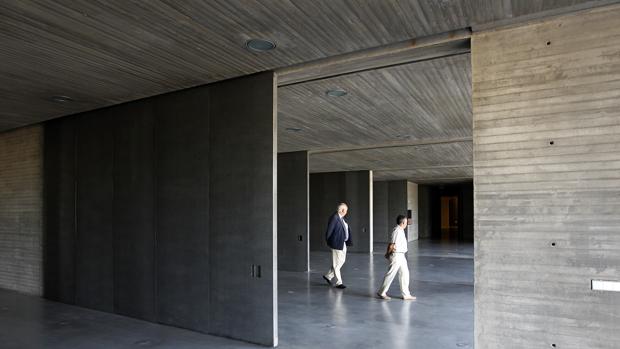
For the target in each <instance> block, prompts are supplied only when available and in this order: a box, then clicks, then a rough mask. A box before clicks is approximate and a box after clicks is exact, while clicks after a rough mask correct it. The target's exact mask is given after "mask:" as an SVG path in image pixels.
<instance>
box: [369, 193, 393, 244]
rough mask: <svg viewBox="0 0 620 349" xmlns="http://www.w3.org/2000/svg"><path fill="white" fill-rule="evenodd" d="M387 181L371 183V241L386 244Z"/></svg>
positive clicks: (387, 226) (387, 225)
mask: <svg viewBox="0 0 620 349" xmlns="http://www.w3.org/2000/svg"><path fill="white" fill-rule="evenodd" d="M388 183H389V182H388V181H379V182H373V192H372V212H373V240H374V242H387V241H388V234H389V232H388V230H389V229H390V227H389V224H388Z"/></svg>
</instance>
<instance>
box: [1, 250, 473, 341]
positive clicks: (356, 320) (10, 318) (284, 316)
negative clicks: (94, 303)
mask: <svg viewBox="0 0 620 349" xmlns="http://www.w3.org/2000/svg"><path fill="white" fill-rule="evenodd" d="M384 248H385V245H384V244H377V246H376V250H377V252H375V254H373V255H367V254H351V255H349V256H348V257H347V259H348V261H347V263H346V264H345V266H344V268H343V273H344V274H343V275H345V276H346V277H347V280H348V281H347V284H348V285H349V287H348V288H347V289H346V290H344V291H341V290H337V289H333V288H329V287H328V286H327V285H325V284H324V282H323V280H322V279H321V277H320V273H321V272H323V269H324V268H323V266H324V265H327V263H329V253H327V252H313V253H312V254H311V261H312V265H315V266H316V268H315V267H313V270H312V272H310V273H299V272H280V284H279V303H280V306H279V309H280V310H279V311H280V348H284V349H292V348H298V349H304V348H308V349H310V348H311V349H315V348H343V349H345V348H355V349H357V348H368V349H374V348H379V347H382V348H393V349H405V348H407V349H453V348H465V349H467V348H470V349H471V348H473V346H472V343H473V246H472V244H435V243H429V242H427V241H424V240H422V241H416V242H411V243H410V244H409V248H410V252H409V266H410V269H411V287H412V291H413V293H414V294H415V295H417V297H418V300H417V301H415V302H403V301H402V300H399V299H396V298H394V299H392V300H390V301H383V300H379V299H377V298H375V297H374V293H375V292H376V289H377V288H378V286H379V283H380V282H381V279H382V277H383V273H384V272H385V271H386V268H387V263H386V260H385V259H384V258H383V256H382V255H381V254H382V251H383V250H384ZM378 251H381V252H378ZM317 269H318V270H317ZM390 294H393V295H398V284H397V283H394V284H393V285H392V288H391V290H390ZM0 338H2V348H3V349H18V348H19V349H35V348H36V349H39V348H46V349H60V348H63V349H64V348H76V349H81V348H88V349H99V348H101V349H103V348H105V349H120V348H161V349H164V348H175V349H194V348H196V349H197V348H225V349H241V348H261V347H259V346H256V345H252V344H247V343H244V342H239V341H233V340H228V339H224V338H220V337H215V336H208V335H203V334H199V333H196V332H191V331H186V330H183V329H178V328H173V327H167V326H163V325H157V324H153V323H149V322H145V321H141V320H136V319H131V318H128V317H124V316H119V315H115V314H109V313H103V312H98V311H93V310H88V309H84V308H78V307H74V306H71V305H66V304H61V303H55V302H50V301H45V300H42V299H40V298H37V297H33V296H24V295H19V294H17V293H14V292H9V291H3V290H0Z"/></svg>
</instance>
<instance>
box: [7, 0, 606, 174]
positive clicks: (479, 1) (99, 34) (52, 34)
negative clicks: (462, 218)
mask: <svg viewBox="0 0 620 349" xmlns="http://www.w3.org/2000/svg"><path fill="white" fill-rule="evenodd" d="M610 2H615V1H612V0H599V1H589V0H572V1H571V0H563V1H557V0H502V1H499V0H497V1H496V0H438V1H424V0H382V1H348V0H313V1H308V0H289V1H280V0H262V1H247V0H210V1H178V0H177V1H175V0H150V1H126V0H106V1H96V0H54V1H49V0H47V1H45V0H29V1H20V0H9V1H2V2H0V81H2V83H1V84H0V101H1V102H0V132H1V131H3V130H8V129H12V128H16V127H20V126H24V125H28V124H32V123H37V122H41V121H44V120H48V119H51V118H54V117H60V116H64V115H69V114H74V113H77V112H82V111H87V110H92V109H97V108H101V107H105V106H109V105H114V104H119V103H123V102H127V101H131V100H136V99H139V98H144V97H148V96H153V95H157V94H161V93H166V92H171V91H175V90H179V89H183V88H188V87H193V86H198V85H202V84H206V83H211V82H214V81H219V80H224V79H228V78H233V77H237V76H242V75H246V74H251V73H255V72H259V71H265V70H272V69H276V68H281V67H287V66H291V65H295V64H300V63H304V62H309V61H315V60H319V59H322V58H326V57H333V56H336V55H341V54H344V53H348V52H355V51H359V50H363V49H368V48H373V47H378V46H382V45H388V44H391V43H396V42H400V41H403V40H409V39H416V38H421V37H428V36H430V35H433V34H438V33H446V32H449V31H452V30H457V29H462V28H468V27H473V28H474V30H475V29H476V28H487V27H489V26H493V23H495V24H496V25H497V24H498V23H500V24H506V23H510V22H514V21H517V22H518V21H520V20H524V19H528V18H534V17H537V16H539V17H540V16H545V15H550V14H555V13H557V12H569V11H574V10H577V9H580V8H587V7H593V6H600V5H604V4H607V3H610ZM250 38H264V39H269V40H272V41H274V42H275V43H276V44H277V49H276V50H274V51H270V52H263V53H256V52H251V51H249V50H247V49H245V47H244V44H245V42H246V41H247V40H248V39H250ZM469 59H470V57H469V55H468V54H459V55H454V56H450V57H444V58H439V59H433V60H429V61H423V62H417V63H411V64H405V65H399V66H392V67H390V68H381V69H373V70H368V71H363V72H359V73H354V74H346V75H341V76H337V77H332V78H321V79H319V80H316V81H311V82H300V83H295V84H292V85H288V86H283V87H281V88H280V90H279V110H280V112H279V132H278V133H279V151H294V150H309V151H311V154H312V155H311V160H310V165H311V171H312V172H326V171H338V170H349V169H350V170H353V169H372V170H374V171H375V178H376V179H379V180H388V179H405V178H406V179H410V180H413V181H417V182H420V183H424V182H429V181H430V182H438V181H439V182H450V181H459V180H466V179H468V178H471V177H472V170H471V163H472V149H471V133H472V125H471V124H472V112H471V77H470V76H471V72H470V63H469ZM332 88H342V89H345V90H347V92H348V95H346V96H344V97H340V98H329V97H327V96H326V95H325V91H326V90H328V89H332ZM53 96H68V97H70V98H71V99H72V101H71V102H65V103H60V102H57V101H53V100H52V97H53ZM287 128H289V129H291V128H292V129H295V128H300V129H301V131H299V132H294V131H287V130H286V129H287Z"/></svg>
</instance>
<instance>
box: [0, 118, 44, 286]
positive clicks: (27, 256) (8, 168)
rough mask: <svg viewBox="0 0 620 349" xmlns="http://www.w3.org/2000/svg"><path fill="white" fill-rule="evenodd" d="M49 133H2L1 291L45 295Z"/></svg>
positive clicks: (34, 129)
mask: <svg viewBox="0 0 620 349" xmlns="http://www.w3.org/2000/svg"><path fill="white" fill-rule="evenodd" d="M42 143H43V132H42V129H41V127H40V126H30V127H25V128H21V129H18V130H13V131H8V132H3V133H0V288H6V289H10V290H15V291H19V292H24V293H28V294H33V295H41V294H42V291H43V287H42V286H43V278H42V274H43V273H42V268H41V265H42V262H43V249H42V247H41V246H42V244H43V219H42V218H43V198H42V196H43V177H42V170H43V169H42V166H43V155H42V151H41V149H42Z"/></svg>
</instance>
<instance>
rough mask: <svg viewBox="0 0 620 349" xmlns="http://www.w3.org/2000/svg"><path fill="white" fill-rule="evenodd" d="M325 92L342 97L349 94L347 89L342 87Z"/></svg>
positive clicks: (331, 95)
mask: <svg viewBox="0 0 620 349" xmlns="http://www.w3.org/2000/svg"><path fill="white" fill-rule="evenodd" d="M325 94H326V95H328V96H330V97H342V96H345V95H346V94H347V91H345V90H342V89H334V90H327V92H325Z"/></svg>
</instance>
